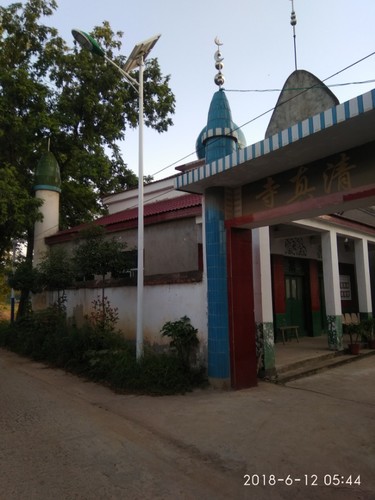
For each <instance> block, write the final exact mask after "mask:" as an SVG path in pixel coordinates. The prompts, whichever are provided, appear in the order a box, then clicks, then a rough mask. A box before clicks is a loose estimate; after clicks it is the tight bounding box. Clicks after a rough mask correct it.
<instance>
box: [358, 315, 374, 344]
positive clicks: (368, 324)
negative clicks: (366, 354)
mask: <svg viewBox="0 0 375 500" xmlns="http://www.w3.org/2000/svg"><path fill="white" fill-rule="evenodd" d="M361 327H362V334H363V336H364V337H365V339H366V340H374V338H375V332H374V329H375V318H368V319H365V320H363V321H361Z"/></svg>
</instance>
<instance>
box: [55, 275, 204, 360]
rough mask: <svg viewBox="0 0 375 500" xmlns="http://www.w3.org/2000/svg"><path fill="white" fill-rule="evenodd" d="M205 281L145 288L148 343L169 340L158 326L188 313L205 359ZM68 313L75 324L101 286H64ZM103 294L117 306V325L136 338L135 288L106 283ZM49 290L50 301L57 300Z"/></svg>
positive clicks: (82, 315)
mask: <svg viewBox="0 0 375 500" xmlns="http://www.w3.org/2000/svg"><path fill="white" fill-rule="evenodd" d="M206 290H207V287H206V282H205V281H201V282H199V283H184V284H170V285H153V286H145V288H144V311H145V312H144V340H145V342H147V343H150V344H168V343H169V341H167V340H166V339H162V337H161V335H160V330H161V328H162V326H163V325H164V323H166V322H167V321H176V320H178V319H180V318H181V317H182V316H185V315H186V316H188V317H189V318H190V320H191V323H192V325H193V326H194V328H197V329H198V336H199V340H200V357H201V358H202V359H204V360H205V359H206V353H207V299H206V294H207V292H206ZM66 294H67V303H66V306H67V314H68V317H69V318H74V319H75V321H76V322H77V324H78V325H81V324H82V323H83V321H84V316H85V315H87V314H89V312H90V309H91V305H92V301H93V300H94V299H96V298H97V297H98V295H100V296H101V288H81V289H78V290H67V291H66ZM105 294H106V296H107V297H108V299H109V300H110V302H111V305H112V307H117V308H118V314H119V322H118V324H117V327H118V328H119V329H120V330H121V331H122V332H123V333H124V336H125V337H126V338H127V339H129V340H135V332H136V300H137V288H136V287H135V286H127V287H109V288H106V290H105ZM55 295H56V293H55ZM55 295H54V293H51V294H50V297H49V299H50V302H51V303H52V302H53V301H54V300H56V296H55Z"/></svg>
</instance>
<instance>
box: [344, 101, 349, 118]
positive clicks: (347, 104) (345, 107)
mask: <svg viewBox="0 0 375 500" xmlns="http://www.w3.org/2000/svg"><path fill="white" fill-rule="evenodd" d="M344 110H345V120H349V118H350V106H349V101H346V102H344Z"/></svg>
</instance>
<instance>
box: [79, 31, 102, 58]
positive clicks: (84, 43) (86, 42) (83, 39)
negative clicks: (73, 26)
mask: <svg viewBox="0 0 375 500" xmlns="http://www.w3.org/2000/svg"><path fill="white" fill-rule="evenodd" d="M72 35H73V37H74V39H75V40H76V42H78V43H79V44H80V46H81V47H82V48H83V49H85V50H88V51H89V52H91V53H92V54H96V55H97V56H100V57H104V55H105V52H104V50H103V49H102V48H101V46H100V45H99V43H98V42H97V41H96V40H95V38H93V37H92V36H90V35H89V34H88V33H85V32H84V31H81V30H72Z"/></svg>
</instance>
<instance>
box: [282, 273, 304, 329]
mask: <svg viewBox="0 0 375 500" xmlns="http://www.w3.org/2000/svg"><path fill="white" fill-rule="evenodd" d="M303 286H304V279H303V277H302V276H285V297H286V314H285V316H286V323H287V325H297V326H299V332H300V335H306V323H305V302H304V293H303Z"/></svg>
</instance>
